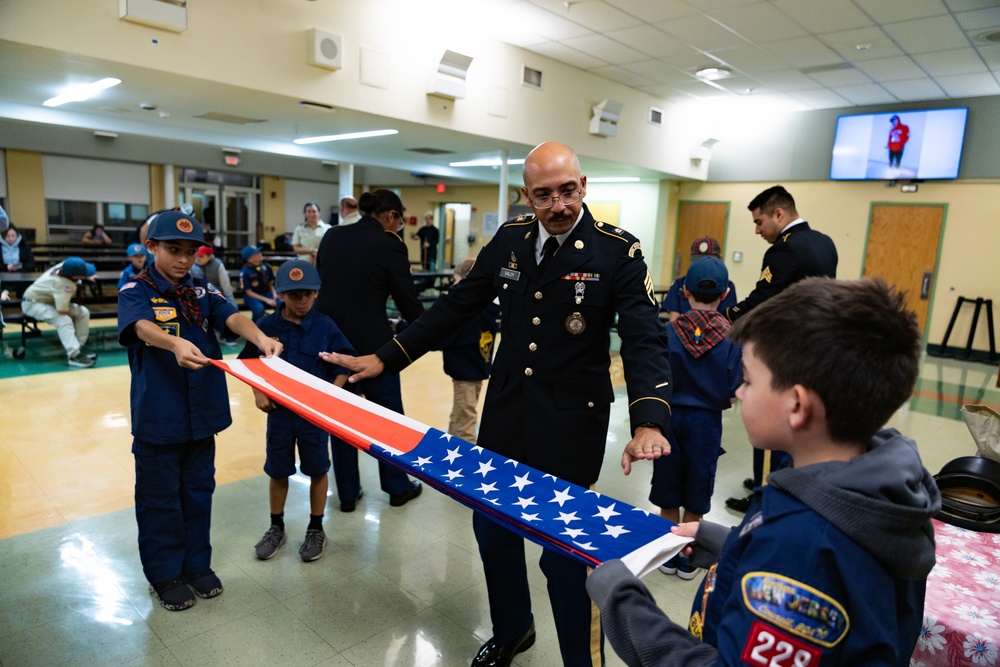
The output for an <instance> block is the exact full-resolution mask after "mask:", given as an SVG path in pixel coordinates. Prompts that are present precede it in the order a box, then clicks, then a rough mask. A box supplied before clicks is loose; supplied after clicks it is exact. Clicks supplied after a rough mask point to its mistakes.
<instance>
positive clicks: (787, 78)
mask: <svg viewBox="0 0 1000 667" xmlns="http://www.w3.org/2000/svg"><path fill="white" fill-rule="evenodd" d="M755 78H756V79H757V80H758V81H761V82H763V83H764V84H765V85H768V86H772V87H774V88H777V89H778V90H781V91H784V92H793V91H796V90H816V89H818V88H821V87H822V86H821V85H820V84H819V83H818V82H817V81H816V80H815V79H812V78H811V77H809V76H807V75H805V74H803V73H802V72H800V71H799V70H797V69H786V70H781V71H779V72H763V73H760V74H757V75H756V76H755Z"/></svg>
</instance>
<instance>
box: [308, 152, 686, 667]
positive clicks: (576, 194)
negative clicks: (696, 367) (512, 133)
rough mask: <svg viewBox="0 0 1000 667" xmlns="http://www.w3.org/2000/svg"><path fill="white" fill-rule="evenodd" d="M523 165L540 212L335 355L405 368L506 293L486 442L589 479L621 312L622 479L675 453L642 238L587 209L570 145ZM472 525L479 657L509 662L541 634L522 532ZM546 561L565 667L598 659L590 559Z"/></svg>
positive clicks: (550, 556) (528, 193)
mask: <svg viewBox="0 0 1000 667" xmlns="http://www.w3.org/2000/svg"><path fill="white" fill-rule="evenodd" d="M523 173H524V187H523V188H522V189H521V191H522V192H523V193H524V196H525V197H526V198H527V201H528V202H529V204H530V205H531V208H532V210H533V214H530V215H523V216H521V217H518V218H516V219H513V220H510V221H508V222H507V223H506V224H504V225H503V226H502V227H501V228H500V229H499V230H497V234H496V236H495V237H494V238H493V240H492V241H490V242H489V243H488V244H486V246H485V247H484V248H483V250H482V252H480V254H479V257H478V258H477V260H476V263H475V265H474V266H473V268H472V271H471V272H470V273H469V275H468V277H466V278H465V279H463V280H462V281H461V282H460V283H458V284H457V285H455V286H454V287H453V288H452V289H451V290H450V291H449V292H448V293H447V294H445V295H443V296H441V297H440V298H439V299H438V300H437V302H436V303H435V304H434V306H433V307H432V308H430V310H428V311H427V312H425V313H424V314H423V315H422V316H421V317H420V318H419V319H418V320H416V322H414V323H413V324H412V325H411V326H410V327H409V328H408V329H406V330H405V331H404V332H402V333H401V334H399V335H397V336H396V337H395V339H394V340H392V341H390V342H389V343H387V344H386V345H384V346H383V347H381V348H380V349H379V350H377V351H376V352H375V354H374V355H369V356H367V357H358V358H351V357H343V356H341V355H327V357H328V358H329V359H330V360H334V359H336V361H335V363H339V364H342V365H344V366H346V367H348V368H352V369H354V370H355V371H357V373H356V374H355V375H354V376H353V378H354V379H355V380H357V379H362V378H365V377H370V376H372V375H377V374H378V373H381V372H382V371H383V370H386V371H390V372H399V371H400V370H402V369H403V368H404V367H406V366H407V365H409V364H410V363H411V362H412V361H413V360H416V359H417V358H418V357H420V355H422V354H424V353H425V352H426V351H428V350H429V349H430V348H431V347H432V346H433V345H434V343H435V342H437V341H439V340H441V339H442V338H444V336H446V335H447V334H448V333H450V332H452V331H455V330H456V329H458V328H459V326H461V325H462V324H463V323H464V322H466V321H468V320H470V319H471V318H473V317H475V316H476V314H477V313H479V312H480V311H481V310H482V309H483V308H484V307H485V306H486V305H488V304H489V303H491V302H492V301H493V300H494V299H495V298H499V300H500V308H501V313H502V314H501V318H500V322H501V325H500V326H501V329H500V339H501V340H502V341H503V344H502V345H500V346H499V351H498V352H497V356H496V360H495V361H494V364H493V372H492V375H491V377H490V380H489V384H488V386H487V390H486V400H485V404H484V408H483V418H482V424H481V427H480V429H479V442H478V444H479V446H481V447H484V448H486V449H488V450H490V451H493V452H496V453H497V454H499V455H501V456H505V457H507V458H510V459H513V460H515V461H521V462H524V463H526V464H527V465H529V466H532V467H534V468H537V469H538V470H541V471H543V472H546V473H551V474H553V475H556V476H558V477H560V478H562V479H565V480H568V481H570V482H573V483H575V484H579V485H581V486H585V487H589V486H592V485H593V484H594V483H595V482H596V481H597V477H598V475H599V474H600V471H601V463H602V461H603V459H604V446H605V442H606V440H607V433H608V419H609V415H610V412H611V402H612V401H613V400H614V390H613V389H612V386H611V376H610V372H609V368H610V365H611V359H610V355H609V349H610V347H611V326H612V324H613V323H614V321H615V313H616V312H617V313H618V333H619V336H620V337H621V340H622V345H621V356H622V361H623V363H624V366H625V377H626V383H627V387H628V401H629V418H630V421H631V427H632V432H633V434H634V437H633V439H632V440H631V441H630V442H629V443H628V445H627V446H626V448H625V453H624V455H623V457H622V465H623V467H624V469H625V472H626V474H628V472H629V471H630V469H631V464H632V462H634V461H635V460H637V459H651V458H658V457H659V456H660V455H661V454H666V453H668V452H669V445H668V443H667V440H666V438H665V437H664V434H665V433H667V432H668V427H669V420H670V408H669V406H668V404H667V401H668V400H669V398H670V392H671V385H670V367H669V363H668V361H667V344H666V332H665V330H664V328H663V326H662V324H660V322H659V320H658V319H657V302H656V298H655V296H654V295H653V293H652V280H651V279H650V277H649V272H648V271H647V269H646V264H645V262H644V261H643V259H642V249H641V247H640V245H639V241H638V240H637V239H636V238H635V237H634V236H632V235H631V234H629V233H628V232H626V231H625V230H623V229H620V228H618V227H615V226H613V225H611V224H608V223H606V222H599V221H597V220H595V219H594V218H593V216H592V215H591V214H590V211H589V210H587V207H586V205H585V204H584V203H583V198H584V197H585V196H586V195H587V177H586V176H584V175H582V174H581V172H580V162H579V160H578V158H577V156H576V154H575V153H574V152H573V150H572V149H571V148H569V147H568V146H565V145H563V144H558V143H551V142H550V143H544V144H541V145H540V146H538V147H536V148H535V149H534V150H532V151H531V152H530V153H529V154H528V156H527V158H526V159H525V163H524V169H523ZM473 530H474V531H475V534H476V539H477V540H478V542H479V552H480V557H481V558H482V561H483V569H484V571H485V574H486V584H487V588H488V591H489V601H490V616H491V619H492V621H493V637H492V638H491V639H490V640H489V641H488V642H486V644H484V645H483V646H482V648H481V649H480V650H479V653H478V654H477V655H476V657H475V658H474V659H473V661H472V665H473V667H496V666H505V665H509V664H510V663H511V661H512V660H513V658H514V656H515V655H516V654H517V653H520V652H521V651H524V650H526V649H528V648H530V647H531V645H532V644H534V641H535V629H534V619H533V616H532V613H531V598H530V594H529V587H528V575H527V567H526V565H525V555H524V540H523V539H522V538H521V537H520V536H519V535H517V534H515V533H513V532H511V531H509V530H508V529H507V528H504V527H502V526H501V525H499V524H497V523H494V522H493V521H492V520H491V519H489V518H488V517H486V516H484V515H482V514H479V513H475V514H474V515H473ZM540 565H541V568H542V571H543V572H544V573H545V576H546V577H547V578H548V590H549V597H550V600H551V603H552V612H553V616H554V618H555V624H556V630H557V632H558V635H559V649H560V652H561V654H562V660H563V664H565V665H588V666H589V665H601V664H603V659H604V656H603V636H602V634H601V629H600V619H599V617H598V615H597V612H596V609H595V607H594V606H593V605H592V604H591V602H590V598H589V597H588V596H587V591H586V579H587V568H586V567H585V566H584V565H581V564H579V563H577V562H576V561H573V560H570V559H568V558H566V557H565V556H563V555H561V554H559V553H557V552H555V551H551V550H548V549H545V550H543V552H542V557H541V560H540Z"/></svg>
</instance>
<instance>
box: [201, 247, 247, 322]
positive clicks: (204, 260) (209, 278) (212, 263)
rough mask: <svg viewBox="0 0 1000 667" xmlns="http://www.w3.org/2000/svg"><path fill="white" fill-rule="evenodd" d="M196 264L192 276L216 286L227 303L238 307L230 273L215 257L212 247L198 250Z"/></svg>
mask: <svg viewBox="0 0 1000 667" xmlns="http://www.w3.org/2000/svg"><path fill="white" fill-rule="evenodd" d="M194 263H195V265H194V266H192V267H191V276H192V277H194V278H201V279H203V280H205V281H206V282H209V283H211V284H212V285H215V286H216V287H217V288H218V290H219V291H220V292H222V295H223V296H224V297H226V301H228V302H229V303H231V304H233V305H234V306H236V297H235V296H234V295H233V283H232V281H231V280H229V271H228V270H227V269H226V265H225V264H223V263H222V260H221V259H219V258H218V257H216V256H215V249H214V248H213V247H212V246H210V245H203V246H201V247H200V248H198V254H197V256H195V258H194ZM237 307H238V306H237Z"/></svg>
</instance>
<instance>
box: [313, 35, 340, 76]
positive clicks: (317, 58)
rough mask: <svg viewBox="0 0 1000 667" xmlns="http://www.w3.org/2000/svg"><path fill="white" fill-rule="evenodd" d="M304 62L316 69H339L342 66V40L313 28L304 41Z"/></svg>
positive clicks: (337, 36) (338, 36)
mask: <svg viewBox="0 0 1000 667" xmlns="http://www.w3.org/2000/svg"><path fill="white" fill-rule="evenodd" d="M306 60H307V61H308V62H309V64H310V65H315V66H316V67H325V68H326V69H334V70H336V69H340V68H341V67H343V66H344V38H343V37H342V36H340V35H334V34H333V33H330V32H324V31H322V30H316V29H315V28H314V29H312V30H309V31H308V33H307V40H306Z"/></svg>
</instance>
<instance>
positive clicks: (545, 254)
mask: <svg viewBox="0 0 1000 667" xmlns="http://www.w3.org/2000/svg"><path fill="white" fill-rule="evenodd" d="M558 249H559V240H558V239H556V237H554V236H550V237H549V238H548V239H547V240H546V241H545V245H543V246H542V261H540V262H539V263H538V272H539V273H542V274H544V273H545V269H546V268H547V267H548V266H549V264H551V263H552V258H553V257H555V254H556V250H558Z"/></svg>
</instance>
